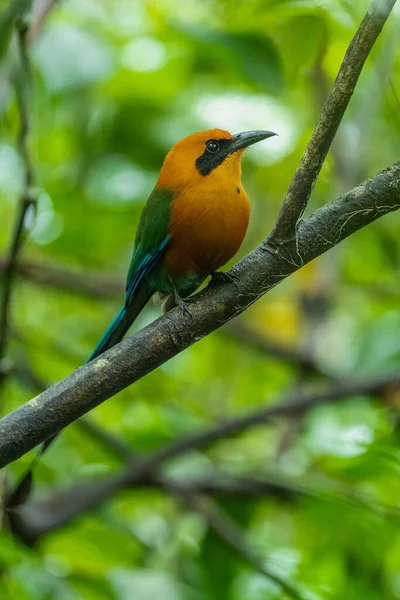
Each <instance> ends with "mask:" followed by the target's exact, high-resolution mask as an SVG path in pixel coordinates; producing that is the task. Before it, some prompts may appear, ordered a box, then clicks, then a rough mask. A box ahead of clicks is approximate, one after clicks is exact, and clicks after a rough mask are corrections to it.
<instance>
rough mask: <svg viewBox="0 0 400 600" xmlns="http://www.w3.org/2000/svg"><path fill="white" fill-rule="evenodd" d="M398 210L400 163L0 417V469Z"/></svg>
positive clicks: (261, 248)
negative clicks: (231, 277)
mask: <svg viewBox="0 0 400 600" xmlns="http://www.w3.org/2000/svg"><path fill="white" fill-rule="evenodd" d="M398 208H400V161H399V162H397V163H395V164H394V165H392V166H391V167H389V168H387V169H385V170H384V171H382V172H381V173H379V174H378V175H376V176H375V177H373V178H372V179H370V180H368V181H366V182H364V183H362V184H361V185H359V186H358V187H356V188H354V189H353V190H351V191H350V192H348V193H347V194H344V195H343V196H341V197H340V198H338V199H337V200H335V201H333V202H331V203H330V204H327V205H326V206H324V207H323V208H321V209H319V210H318V211H316V212H315V213H314V214H313V215H311V216H310V217H308V218H307V219H305V220H303V221H301V223H300V225H299V227H298V238H297V240H296V241H294V242H293V243H289V244H286V245H284V246H282V247H281V248H280V249H273V250H272V249H271V247H270V246H269V240H268V238H267V240H266V241H265V242H263V243H262V244H261V245H260V246H259V247H258V248H256V249H255V250H254V251H253V252H252V253H251V254H249V255H248V256H247V257H246V258H244V259H243V260H242V261H240V262H239V263H238V264H237V265H236V266H235V267H234V269H233V272H234V273H235V275H237V276H238V277H239V280H238V281H237V282H236V283H235V284H223V285H216V286H211V285H210V286H208V288H207V289H205V290H204V291H202V292H201V293H199V294H197V295H196V297H195V298H194V299H193V301H192V302H191V303H190V313H191V314H190V315H183V314H182V312H181V311H180V310H179V309H174V310H172V311H170V312H169V313H168V314H167V315H165V316H164V317H162V318H160V319H158V320H157V321H155V322H153V323H151V324H150V325H149V326H147V327H146V328H144V329H143V330H141V331H139V332H138V333H137V334H136V335H134V336H132V337H130V338H128V339H126V340H124V341H123V342H121V343H120V344H118V345H117V346H115V347H114V348H112V349H110V350H109V351H107V352H106V353H104V354H103V355H102V356H100V357H99V358H98V359H96V360H94V361H92V362H91V363H89V364H87V365H84V366H82V367H79V368H78V369H77V370H76V371H75V372H74V373H72V374H71V375H69V376H68V377H66V378H65V379H64V380H62V381H60V382H58V383H56V384H55V385H53V386H52V387H50V388H49V389H48V390H46V391H45V392H43V393H42V394H40V395H39V396H37V397H36V398H33V399H32V400H31V401H29V402H28V403H26V404H25V405H24V406H22V407H20V408H18V409H17V410H15V411H14V412H12V413H10V414H9V415H7V416H6V417H4V418H3V419H1V420H0V467H2V466H5V465H6V464H8V463H10V462H12V461H13V460H16V459H17V458H18V457H20V456H21V455H22V454H24V453H25V452H28V451H29V450H31V449H32V448H33V447H34V446H36V445H37V444H39V443H40V442H43V441H44V440H45V439H47V438H48V437H50V436H51V435H53V434H55V433H56V432H58V431H60V430H61V429H62V428H64V427H66V426H67V425H69V424H70V423H72V422H73V421H74V420H76V419H77V418H79V417H80V416H82V415H83V414H85V413H86V412H88V411H89V410H91V409H92V408H94V407H95V406H97V405H98V404H100V403H101V402H103V401H104V400H106V399H107V398H110V397H111V396H113V395H114V394H116V393H117V392H119V391H121V390H122V389H124V388H125V387H127V386H128V385H131V384H132V383H134V382H135V381H137V380H138V379H140V378H141V377H143V376H144V375H146V374H147V373H149V372H150V371H152V370H154V369H155V368H157V367H158V366H160V365H161V364H163V363H164V362H166V361H167V360H169V359H170V358H172V357H173V356H176V355H177V354H178V353H179V352H182V350H184V349H186V348H188V347H189V346H190V345H191V344H194V343H195V342H197V341H199V340H200V339H202V338H203V337H204V336H206V335H208V334H209V333H211V332H212V331H214V330H215V329H217V328H219V327H221V326H222V325H223V324H224V323H226V322H227V321H229V320H230V319H232V318H233V317H235V316H237V315H238V314H240V313H241V312H243V311H244V310H246V308H248V307H249V306H250V305H251V304H253V303H254V302H255V301H256V300H257V299H258V298H260V297H261V296H262V295H263V294H265V293H266V292H267V291H268V290H270V289H271V288H273V287H274V286H276V285H277V284H278V283H279V282H280V281H282V280H283V279H285V278H286V277H288V276H289V275H290V274H291V273H293V272H295V271H297V270H298V269H299V268H300V267H301V266H303V265H304V264H306V263H307V262H309V261H311V260H313V259H314V258H316V257H317V256H319V255H320V254H322V253H323V252H326V251H327V250H328V249H330V248H331V247H333V246H334V245H335V244H337V243H339V242H340V241H341V240H344V239H345V238H346V237H348V236H349V235H351V234H352V233H354V232H355V231H357V230H359V229H361V228H362V227H364V226H366V225H368V224H369V223H371V222H373V221H374V220H375V219H377V218H378V217H380V216H382V215H384V214H386V213H389V212H390V211H394V210H397V209H398Z"/></svg>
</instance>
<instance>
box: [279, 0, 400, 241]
mask: <svg viewBox="0 0 400 600" xmlns="http://www.w3.org/2000/svg"><path fill="white" fill-rule="evenodd" d="M395 3H396V0H373V1H372V3H371V5H370V7H369V9H368V12H367V14H366V15H365V17H364V19H363V21H362V23H361V25H360V27H359V28H358V31H357V33H356V34H355V36H354V38H353V40H352V41H351V43H350V46H349V47H348V49H347V52H346V55H345V57H344V59H343V62H342V65H341V67H340V70H339V73H338V75H337V77H336V80H335V83H334V85H333V87H332V89H331V91H330V93H329V96H328V98H327V100H326V102H325V105H324V108H323V110H322V112H321V115H320V117H319V119H318V122H317V125H316V127H315V129H314V132H313V134H312V136H311V138H310V141H309V142H308V145H307V148H306V150H305V152H304V154H303V157H302V159H301V161H300V164H299V166H298V167H297V170H296V173H295V175H294V177H293V179H292V182H291V184H290V187H289V190H288V192H287V194H286V197H285V200H284V202H283V204H282V207H281V210H280V212H279V215H278V218H277V220H276V223H275V226H274V229H273V231H272V233H271V236H270V240H269V242H270V244H271V246H273V245H277V246H278V245H279V244H282V243H285V242H287V241H288V240H292V239H293V238H294V237H295V235H296V226H297V223H298V220H299V219H300V218H301V216H302V215H303V213H304V210H305V208H306V206H307V203H308V200H309V198H310V196H311V192H312V190H313V187H314V184H315V182H316V180H317V178H318V175H319V173H320V171H321V168H322V165H323V164H324V162H325V158H326V155H327V154H328V151H329V149H330V147H331V144H332V141H333V139H334V137H335V134H336V131H337V129H338V127H339V125H340V123H341V121H342V118H343V115H344V113H345V111H346V108H347V105H348V104H349V102H350V98H351V96H352V94H353V92H354V89H355V87H356V84H357V81H358V78H359V76H360V74H361V71H362V68H363V66H364V63H365V61H366V59H367V58H368V55H369V53H370V51H371V49H372V47H373V45H374V43H375V41H376V39H377V37H378V36H379V34H380V32H381V31H382V28H383V26H384V24H385V22H386V20H387V19H388V17H389V15H390V13H391V10H392V8H393V6H394V5H395Z"/></svg>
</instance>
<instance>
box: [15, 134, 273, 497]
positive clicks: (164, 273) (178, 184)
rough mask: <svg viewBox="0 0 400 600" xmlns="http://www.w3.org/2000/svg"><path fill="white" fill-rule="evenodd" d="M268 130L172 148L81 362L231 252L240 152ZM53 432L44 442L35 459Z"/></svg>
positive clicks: (244, 219) (179, 297)
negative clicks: (108, 309)
mask: <svg viewBox="0 0 400 600" xmlns="http://www.w3.org/2000/svg"><path fill="white" fill-rule="evenodd" d="M274 135H276V134H275V133H273V132H272V131H246V132H244V133H237V134H235V135H231V134H230V133H229V132H228V131H224V130H223V129H209V130H207V131H202V132H200V133H194V134H193V135H189V136H188V137H186V138H184V139H183V140H181V141H180V142H178V143H177V144H175V146H173V147H172V149H171V150H170V151H169V152H168V154H167V156H166V158H165V161H164V164H163V166H162V168H161V171H160V175H159V177H158V180H157V183H156V186H155V188H154V190H153V191H152V193H151V194H150V197H149V199H148V200H147V203H146V206H145V207H144V210H143V213H142V216H141V218H140V222H139V225H138V228H137V232H136V239H135V245H134V249H133V255H132V259H131V263H130V266H129V271H128V276H127V281H126V294H125V302H124V306H123V307H122V308H121V310H120V311H119V313H118V314H117V316H116V317H115V319H114V320H113V322H112V323H111V325H110V326H109V327H108V329H107V330H106V332H105V333H104V335H103V337H102V338H101V340H100V342H99V343H98V344H97V346H96V348H95V349H94V350H93V352H92V354H91V355H90V357H89V359H88V361H90V360H92V359H94V358H95V357H97V356H99V355H100V354H102V352H104V351H105V350H107V349H108V348H111V347H112V346H114V345H115V344H117V343H118V342H119V341H120V340H121V339H122V337H123V336H124V335H125V333H126V332H127V331H128V329H129V327H130V326H131V325H132V323H133V321H134V320H135V318H136V317H137V316H138V314H139V313H140V311H141V310H142V309H143V307H144V306H145V304H146V303H147V302H148V301H149V299H150V298H151V297H152V296H153V294H155V293H156V292H158V293H160V294H161V295H163V296H167V297H168V298H169V299H172V301H173V302H172V305H174V304H176V305H179V306H181V307H182V308H183V309H185V310H187V309H186V307H185V303H184V301H185V299H187V297H188V296H190V294H192V293H193V292H194V291H195V290H196V289H197V288H198V287H199V286H200V285H201V284H202V283H203V281H204V280H205V279H206V278H207V277H208V276H209V275H211V274H213V273H214V272H215V271H217V269H220V268H221V267H222V266H223V265H225V264H226V263H227V262H228V261H229V260H230V259H231V258H232V257H233V256H234V255H235V254H236V252H237V251H238V250H239V248H240V246H241V243H242V241H243V238H244V236H245V233H246V230H247V226H248V223H249V216H250V203H249V200H248V198H247V195H246V192H245V191H244V189H243V185H242V169H241V159H242V156H243V152H244V150H245V149H246V148H247V147H248V146H251V145H252V144H255V143H257V142H260V141H261V140H265V139H267V138H269V137H271V136H274ZM220 275H221V276H223V275H225V276H227V274H226V273H225V274H220ZM167 302H168V301H167ZM170 305H171V303H170ZM54 437H55V436H54ZM54 437H52V438H50V439H48V440H47V441H46V442H45V443H44V444H43V446H42V448H41V450H40V452H39V455H38V457H37V459H38V458H39V457H40V455H41V454H43V452H44V451H45V450H46V448H47V447H48V446H49V445H50V444H51V442H52V441H53V439H54ZM37 459H36V460H35V461H34V463H33V464H32V466H31V468H30V469H29V471H28V473H27V474H26V475H25V476H24V477H23V479H22V480H21V481H20V483H19V484H18V486H17V488H16V489H15V491H14V492H13V493H12V494H11V495H10V497H9V500H8V507H12V506H16V505H18V504H21V503H23V502H24V500H25V498H26V497H27V496H28V495H29V492H30V486H31V478H32V469H33V466H34V465H35V464H36V462H37Z"/></svg>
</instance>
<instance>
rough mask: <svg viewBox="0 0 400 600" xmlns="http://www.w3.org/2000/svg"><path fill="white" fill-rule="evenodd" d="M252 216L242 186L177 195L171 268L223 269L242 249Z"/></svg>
mask: <svg viewBox="0 0 400 600" xmlns="http://www.w3.org/2000/svg"><path fill="white" fill-rule="evenodd" d="M249 216H250V204H249V201H248V198H247V196H246V193H245V191H244V189H243V188H242V186H240V187H232V188H229V189H211V190H208V191H207V192H203V193H200V192H196V191H192V192H191V193H190V192H188V193H187V194H182V195H181V196H178V197H177V198H175V199H174V201H173V203H172V209H171V221H170V235H171V248H170V252H169V255H168V256H167V257H166V258H167V262H168V263H169V267H170V269H171V270H172V271H175V272H177V273H178V272H180V273H183V272H190V271H197V272H199V273H201V274H208V273H210V272H212V271H214V270H216V269H219V268H220V267H221V266H223V265H224V264H225V263H226V262H228V261H229V260H230V259H231V258H232V257H233V256H234V255H235V254H236V252H237V251H238V249H239V247H240V245H241V243H242V241H243V238H244V236H245V233H246V230H247V226H248V222H249Z"/></svg>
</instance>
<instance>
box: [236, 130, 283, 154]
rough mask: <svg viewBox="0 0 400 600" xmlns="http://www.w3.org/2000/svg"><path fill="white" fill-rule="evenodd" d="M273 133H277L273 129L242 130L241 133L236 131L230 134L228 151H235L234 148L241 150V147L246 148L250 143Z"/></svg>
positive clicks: (259, 140) (254, 142)
mask: <svg viewBox="0 0 400 600" xmlns="http://www.w3.org/2000/svg"><path fill="white" fill-rule="evenodd" d="M274 135H278V134H277V133H274V132H273V131H262V130H260V131H244V132H243V133H236V134H235V135H233V136H232V138H231V140H230V143H229V153H230V154H232V152H236V150H241V149H242V148H247V147H248V146H251V145H252V144H256V143H257V142H261V140H266V139H267V138H270V137H272V136H274Z"/></svg>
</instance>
